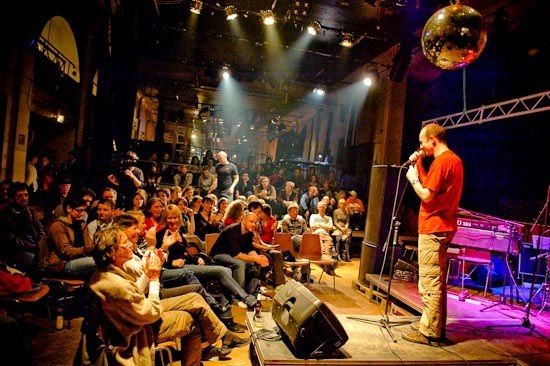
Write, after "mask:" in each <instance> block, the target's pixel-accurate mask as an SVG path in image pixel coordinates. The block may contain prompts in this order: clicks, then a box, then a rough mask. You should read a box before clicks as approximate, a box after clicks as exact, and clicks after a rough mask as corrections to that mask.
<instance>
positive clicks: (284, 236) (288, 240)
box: [273, 233, 311, 286]
mask: <svg viewBox="0 0 550 366" xmlns="http://www.w3.org/2000/svg"><path fill="white" fill-rule="evenodd" d="M273 243H274V244H277V245H279V248H278V249H279V250H280V251H281V252H284V251H285V250H288V251H290V252H291V253H292V255H294V257H295V258H296V261H295V262H288V261H285V262H284V266H285V268H289V269H290V270H291V271H292V273H294V269H295V268H303V267H306V268H307V284H306V285H307V286H309V279H310V277H311V265H310V262H309V260H306V259H302V258H300V257H299V255H298V253H296V252H295V251H294V245H292V234H290V233H275V237H274V239H273Z"/></svg>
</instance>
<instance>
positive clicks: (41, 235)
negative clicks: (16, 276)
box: [0, 183, 46, 271]
mask: <svg viewBox="0 0 550 366" xmlns="http://www.w3.org/2000/svg"><path fill="white" fill-rule="evenodd" d="M9 197H10V198H11V203H10V204H9V205H8V206H7V207H6V208H4V209H3V210H2V211H0V241H1V242H2V245H0V258H1V259H3V260H4V261H6V262H7V263H9V264H12V265H15V266H17V267H19V268H20V269H22V270H23V271H31V270H32V269H33V268H32V267H33V266H32V265H33V262H34V259H35V256H36V255H37V254H38V250H39V243H40V242H41V241H42V240H45V239H46V233H45V231H44V228H43V227H42V224H41V223H40V219H39V212H38V211H37V210H36V209H35V208H34V207H31V206H29V188H28V186H27V185H26V184H25V183H14V184H13V185H12V186H11V187H10V191H9Z"/></svg>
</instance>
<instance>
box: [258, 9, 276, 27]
mask: <svg viewBox="0 0 550 366" xmlns="http://www.w3.org/2000/svg"><path fill="white" fill-rule="evenodd" d="M260 16H261V17H262V23H264V24H265V25H273V24H275V16H274V15H273V11H271V10H261V11H260Z"/></svg>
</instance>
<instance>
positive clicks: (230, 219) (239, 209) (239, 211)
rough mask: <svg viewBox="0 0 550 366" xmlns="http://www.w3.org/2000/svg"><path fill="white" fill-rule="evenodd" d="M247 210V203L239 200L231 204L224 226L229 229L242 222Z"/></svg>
mask: <svg viewBox="0 0 550 366" xmlns="http://www.w3.org/2000/svg"><path fill="white" fill-rule="evenodd" d="M245 208H246V203H245V202H244V201H241V200H239V199H237V200H235V201H233V202H231V203H230V204H229V206H228V207H227V210H226V211H225V215H224V216H223V225H224V226H226V227H227V226H229V225H231V224H235V223H237V222H241V219H242V217H243V214H244V209H245Z"/></svg>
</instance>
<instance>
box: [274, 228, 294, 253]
mask: <svg viewBox="0 0 550 366" xmlns="http://www.w3.org/2000/svg"><path fill="white" fill-rule="evenodd" d="M273 244H276V245H279V248H278V249H279V250H280V251H281V252H284V251H285V250H289V251H290V252H291V253H293V254H294V245H292V234H291V233H275V237H274V238H273Z"/></svg>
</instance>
